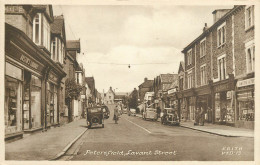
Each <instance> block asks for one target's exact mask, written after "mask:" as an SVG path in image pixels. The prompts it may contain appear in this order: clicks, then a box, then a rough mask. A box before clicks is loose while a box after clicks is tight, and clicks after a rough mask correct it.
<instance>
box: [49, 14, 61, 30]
mask: <svg viewBox="0 0 260 165" xmlns="http://www.w3.org/2000/svg"><path fill="white" fill-rule="evenodd" d="M63 26H64V18H63V15H60V16H54V22H53V23H52V24H51V32H52V33H54V34H62V28H63Z"/></svg>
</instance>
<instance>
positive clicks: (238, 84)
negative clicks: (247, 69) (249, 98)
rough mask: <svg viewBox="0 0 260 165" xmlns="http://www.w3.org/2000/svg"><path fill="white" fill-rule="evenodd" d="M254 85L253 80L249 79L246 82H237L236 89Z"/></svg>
mask: <svg viewBox="0 0 260 165" xmlns="http://www.w3.org/2000/svg"><path fill="white" fill-rule="evenodd" d="M254 84H255V78H250V79H246V80H241V81H238V82H237V87H238V88H239V87H244V86H249V85H254Z"/></svg>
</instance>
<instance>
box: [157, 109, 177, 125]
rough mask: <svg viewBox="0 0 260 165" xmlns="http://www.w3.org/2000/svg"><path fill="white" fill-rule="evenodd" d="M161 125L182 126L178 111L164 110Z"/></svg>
mask: <svg viewBox="0 0 260 165" xmlns="http://www.w3.org/2000/svg"><path fill="white" fill-rule="evenodd" d="M161 123H162V124H165V125H178V126H179V125H180V118H179V116H178V113H177V110H176V109H173V108H164V111H163V116H162V118H161Z"/></svg>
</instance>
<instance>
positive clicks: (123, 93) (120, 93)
mask: <svg viewBox="0 0 260 165" xmlns="http://www.w3.org/2000/svg"><path fill="white" fill-rule="evenodd" d="M116 95H121V96H127V95H128V93H127V92H116Z"/></svg>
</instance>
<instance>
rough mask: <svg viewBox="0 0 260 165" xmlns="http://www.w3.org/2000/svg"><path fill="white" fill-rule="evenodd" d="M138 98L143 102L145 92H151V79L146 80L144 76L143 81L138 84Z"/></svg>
mask: <svg viewBox="0 0 260 165" xmlns="http://www.w3.org/2000/svg"><path fill="white" fill-rule="evenodd" d="M138 87H139V90H138V92H139V98H140V102H141V103H143V102H144V96H145V93H146V92H151V91H152V87H153V80H148V79H147V78H144V82H143V83H142V84H140V85H139V86H138Z"/></svg>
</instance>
